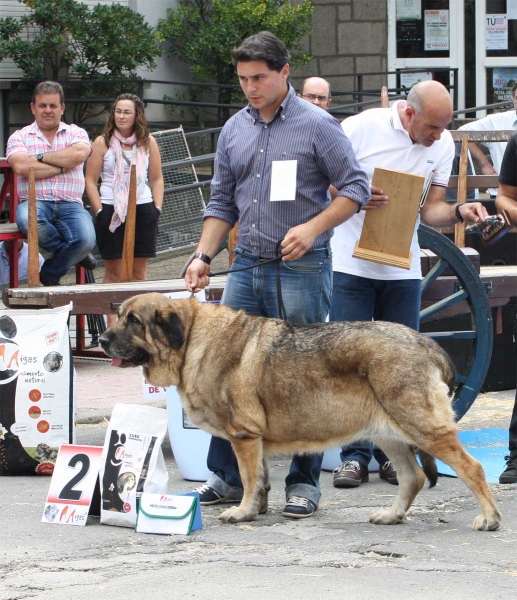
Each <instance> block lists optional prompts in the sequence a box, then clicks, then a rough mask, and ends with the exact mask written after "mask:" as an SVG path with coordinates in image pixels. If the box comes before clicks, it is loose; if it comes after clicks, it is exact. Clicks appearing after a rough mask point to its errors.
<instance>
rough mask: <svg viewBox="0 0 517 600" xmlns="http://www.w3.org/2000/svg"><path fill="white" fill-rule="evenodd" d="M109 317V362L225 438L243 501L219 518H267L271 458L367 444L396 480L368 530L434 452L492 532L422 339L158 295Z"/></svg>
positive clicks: (442, 360)
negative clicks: (172, 391) (166, 394)
mask: <svg viewBox="0 0 517 600" xmlns="http://www.w3.org/2000/svg"><path fill="white" fill-rule="evenodd" d="M118 317H119V318H118V321H117V323H116V324H115V325H114V326H113V327H111V328H110V329H108V330H107V331H106V333H105V334H104V335H103V336H102V337H101V339H100V341H101V344H102V347H103V349H104V351H105V352H106V353H107V354H108V355H109V356H112V357H113V358H114V361H113V364H115V365H119V366H122V367H136V366H140V365H142V366H143V369H144V375H145V378H146V380H147V381H149V382H150V383H151V384H152V385H156V386H164V387H166V386H170V385H175V386H177V389H178V392H179V395H180V397H181V401H182V404H183V407H184V408H185V410H186V412H187V414H188V416H189V417H190V418H191V419H192V421H193V422H194V423H195V424H196V425H197V426H198V427H200V428H201V429H204V430H206V431H208V432H210V433H211V434H212V435H215V436H219V437H221V438H225V439H227V440H229V441H230V442H231V444H232V447H233V450H234V451H235V454H236V457H237V460H238V463H239V469H240V474H241V477H242V482H243V488H244V496H243V499H242V502H241V504H240V505H239V506H236V507H232V508H230V509H229V510H226V511H224V512H223V513H222V514H221V515H220V517H219V518H220V519H222V520H223V521H226V522H231V523H235V522H239V521H251V520H254V519H256V518H257V516H258V514H260V513H265V512H266V511H267V496H268V491H269V489H270V485H269V475H268V455H271V454H280V453H281V454H286V453H301V452H322V451H324V450H325V449H327V448H331V447H336V446H341V445H343V444H349V443H350V442H352V441H354V440H364V439H369V440H372V441H374V442H375V443H376V444H378V445H379V446H380V447H381V448H382V449H383V450H384V451H385V452H386V454H387V455H388V457H389V459H390V460H391V461H392V462H393V464H394V466H395V468H396V470H397V477H398V480H399V486H398V494H397V496H396V498H395V501H394V502H393V506H391V507H390V508H388V509H386V510H379V511H378V512H375V513H374V514H372V515H371V516H370V521H371V522H372V523H378V524H383V525H392V524H395V523H399V522H401V521H402V520H403V519H404V516H405V514H406V512H407V510H408V509H409V507H410V506H411V504H412V502H413V501H414V499H415V497H416V495H417V494H418V492H419V491H420V490H421V489H422V487H423V485H424V483H425V479H426V476H427V478H428V479H429V481H430V485H431V486H433V485H435V483H436V480H437V470H436V463H435V459H434V457H436V458H438V459H440V460H441V461H443V462H444V463H446V464H448V465H450V466H451V467H452V468H453V469H454V471H456V473H457V474H458V476H459V477H460V478H461V479H462V480H463V482H464V483H465V484H466V485H467V486H468V487H469V488H470V489H471V491H472V492H473V493H474V494H475V496H476V497H477V499H478V501H479V504H480V505H481V511H482V514H481V515H479V516H478V517H476V519H475V520H474V524H473V527H474V529H477V530H494V529H497V528H498V527H499V523H500V520H501V515H500V513H499V511H498V509H497V506H496V504H495V502H494V498H493V496H492V493H491V491H490V488H489V487H488V485H487V482H486V479H485V474H484V472H483V469H482V467H481V465H480V464H479V463H478V462H477V461H476V460H474V459H473V458H472V457H471V456H469V454H467V452H465V450H464V449H463V447H462V446H461V444H460V442H459V441H458V437H457V427H456V424H455V422H454V413H453V410H452V407H451V397H452V386H453V379H454V368H453V366H452V364H451V362H450V360H449V358H448V356H447V355H446V354H445V352H444V351H443V350H442V349H441V348H440V347H439V346H438V344H436V343H435V342H434V341H433V340H431V339H429V338H427V337H425V336H424V335H422V334H420V333H417V332H416V331H413V330H411V329H409V328H407V327H405V326H403V325H398V324H395V323H385V322H382V321H376V322H334V323H319V324H314V325H309V326H303V327H302V326H294V325H292V324H291V323H288V322H286V321H281V320H278V319H267V318H263V317H256V316H249V315H246V314H245V313H244V312H243V311H234V310H232V309H231V308H229V307H227V306H218V305H214V304H209V303H206V304H203V303H200V302H198V301H197V300H196V299H195V298H190V299H185V300H169V299H168V298H166V297H165V296H163V295H161V294H158V293H153V294H142V295H139V296H135V297H133V298H130V299H129V300H126V301H125V302H124V303H123V304H122V306H121V307H120V309H119V312H118ZM415 446H416V447H417V448H418V449H419V453H420V459H421V462H422V465H423V471H422V469H421V468H420V466H419V464H418V462H417V460H416V458H415ZM424 473H425V474H424Z"/></svg>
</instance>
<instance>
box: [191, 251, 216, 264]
mask: <svg viewBox="0 0 517 600" xmlns="http://www.w3.org/2000/svg"><path fill="white" fill-rule="evenodd" d="M194 258H199V259H200V260H202V261H203V262H204V263H206V264H207V265H209V264H210V263H211V262H212V259H211V258H210V257H209V256H208V254H205V253H204V252H196V253H195V254H194Z"/></svg>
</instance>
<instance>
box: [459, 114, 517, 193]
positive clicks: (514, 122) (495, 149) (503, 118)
mask: <svg viewBox="0 0 517 600" xmlns="http://www.w3.org/2000/svg"><path fill="white" fill-rule="evenodd" d="M458 129H459V130H460V131H504V130H505V129H513V130H514V131H515V130H517V113H516V112H515V110H505V111H504V112H499V113H493V114H492V115H487V116H486V117H483V118H482V119H479V120H478V121H472V123H467V124H465V125H462V126H461V127H459V128H458ZM506 144H507V142H483V146H486V147H487V148H488V151H489V152H490V158H491V159H492V163H493V165H494V169H495V172H496V173H497V174H498V175H499V172H500V171H501V163H502V162H503V156H504V151H505V150H506ZM473 172H474V173H475V171H474V170H473ZM487 191H488V193H489V194H490V195H491V196H497V188H490V189H489V190H487Z"/></svg>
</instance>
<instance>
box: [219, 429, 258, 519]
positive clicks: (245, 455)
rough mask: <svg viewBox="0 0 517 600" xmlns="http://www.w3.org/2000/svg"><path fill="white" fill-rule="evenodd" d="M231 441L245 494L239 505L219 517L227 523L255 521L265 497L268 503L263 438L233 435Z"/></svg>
mask: <svg viewBox="0 0 517 600" xmlns="http://www.w3.org/2000/svg"><path fill="white" fill-rule="evenodd" d="M230 442H231V444H232V447H233V450H234V452H235V456H236V457H237V462H238V463H239V472H240V475H241V479H242V487H243V489H244V495H243V497H242V501H241V503H240V504H239V506H233V507H232V508H230V509H228V510H225V511H224V512H222V513H221V514H220V515H219V519H221V521H224V522H225V523H239V522H241V521H254V520H255V519H256V518H257V516H258V514H259V509H260V508H262V505H263V499H265V501H266V505H267V493H266V490H265V480H264V461H263V446H262V438H261V437H246V438H244V439H238V438H235V437H231V438H230ZM266 508H267V506H266Z"/></svg>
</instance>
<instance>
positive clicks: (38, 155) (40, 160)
mask: <svg viewBox="0 0 517 600" xmlns="http://www.w3.org/2000/svg"><path fill="white" fill-rule="evenodd" d="M36 160H37V161H38V162H40V163H42V162H43V152H40V153H39V154H36Z"/></svg>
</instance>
